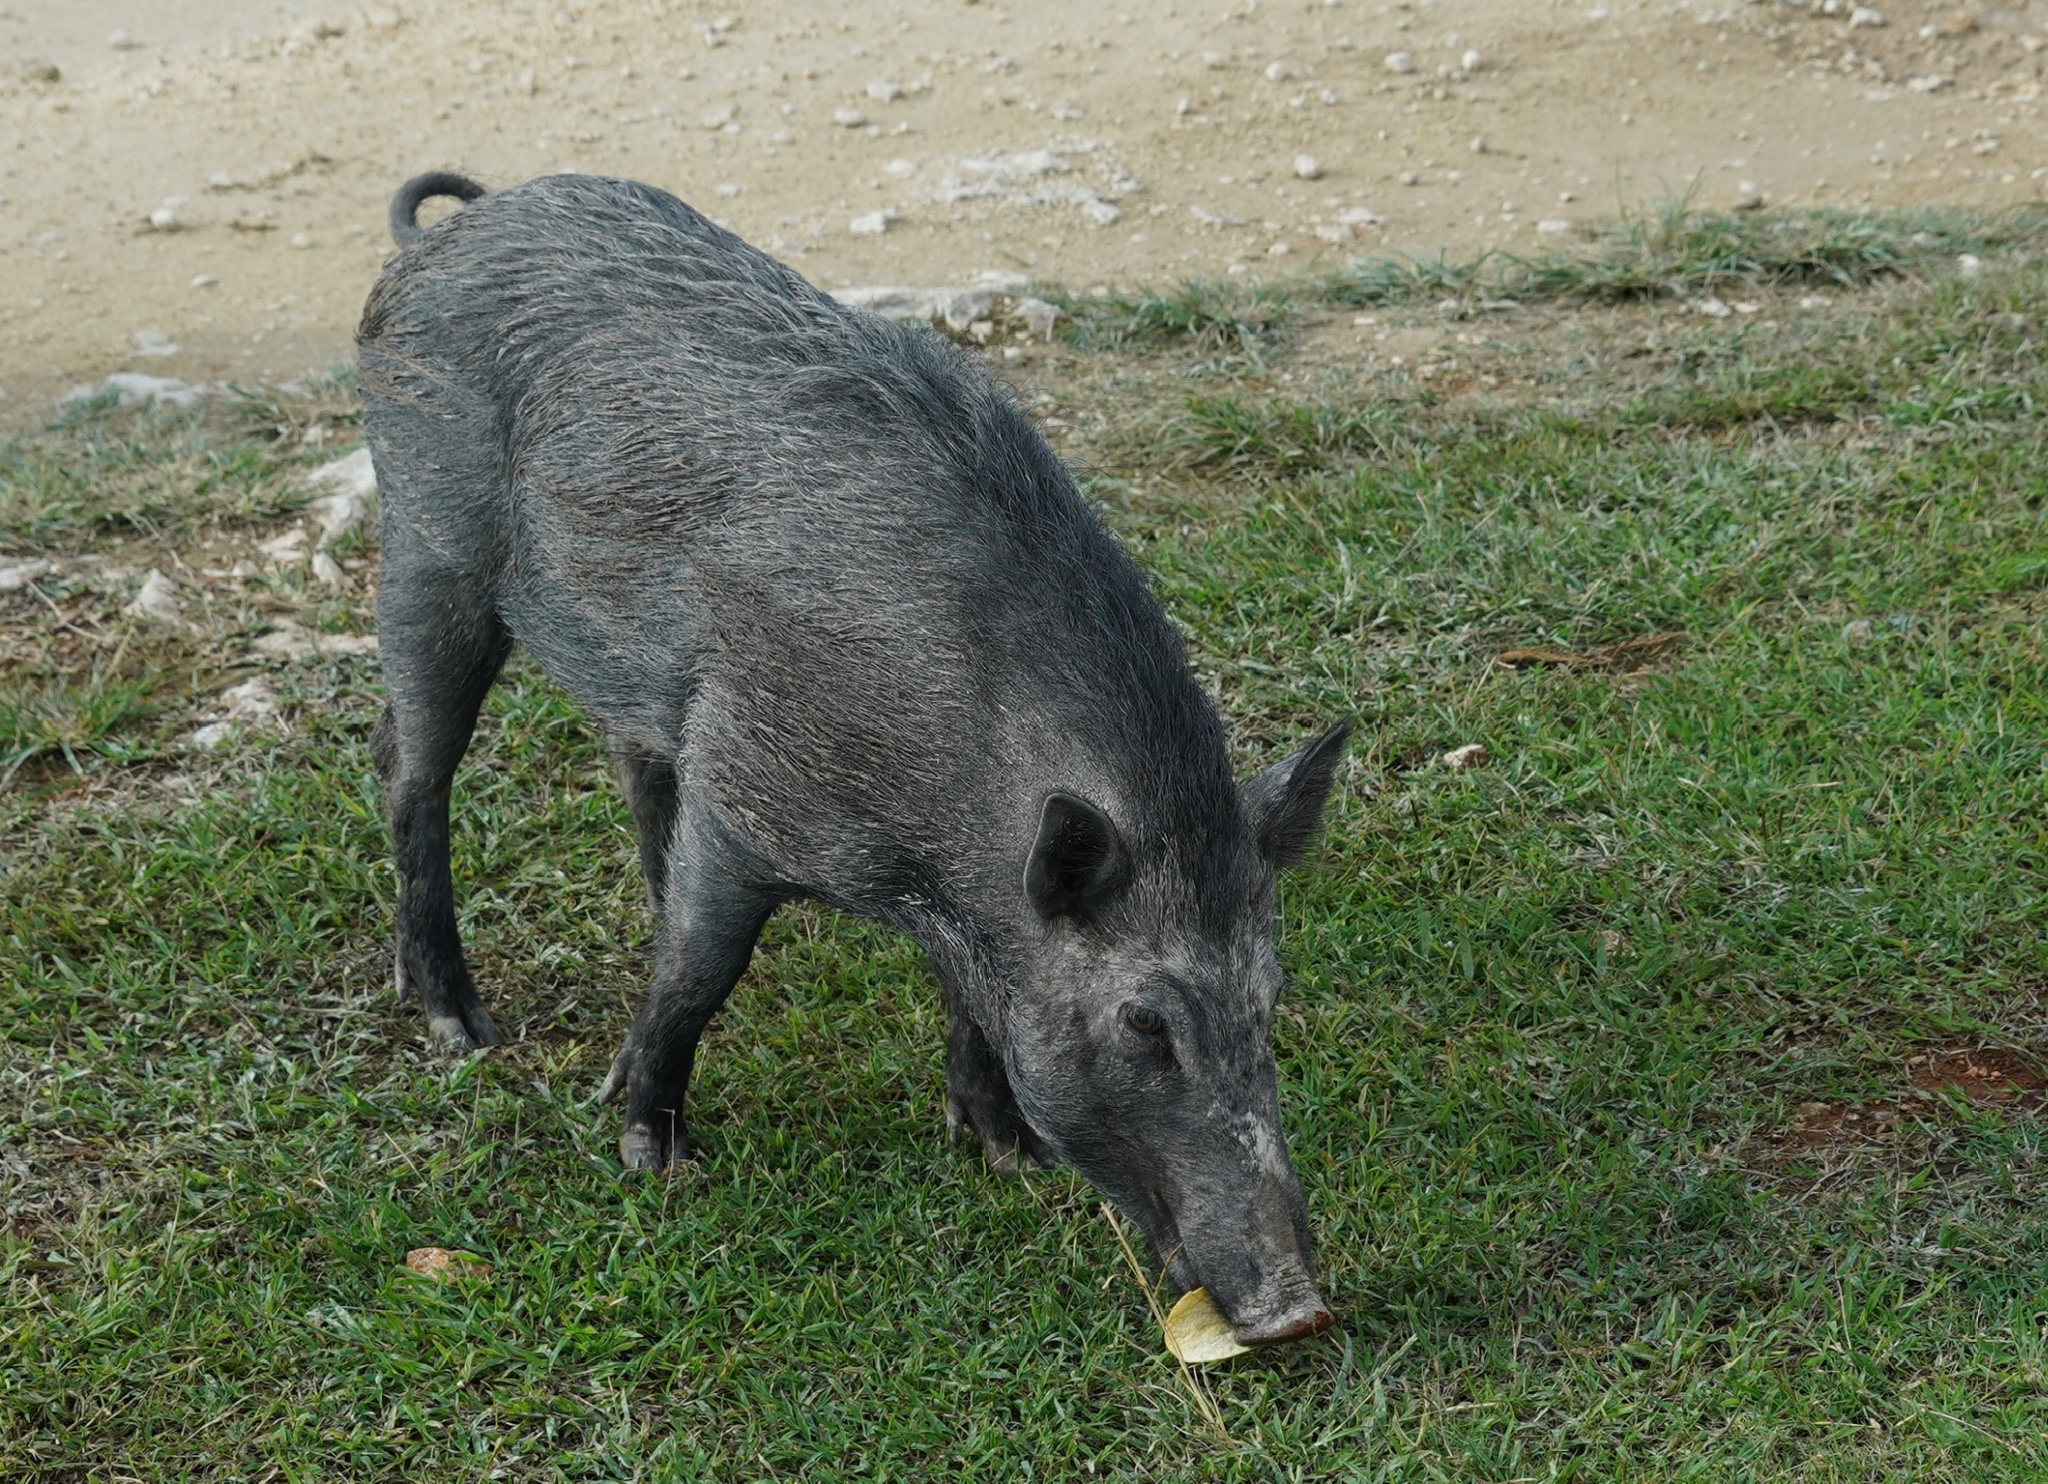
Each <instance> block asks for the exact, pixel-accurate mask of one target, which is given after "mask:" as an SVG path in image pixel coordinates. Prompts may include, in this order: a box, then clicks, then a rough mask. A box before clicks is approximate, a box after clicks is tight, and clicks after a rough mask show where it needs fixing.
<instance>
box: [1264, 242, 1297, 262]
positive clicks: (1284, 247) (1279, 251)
mask: <svg viewBox="0 0 2048 1484" xmlns="http://www.w3.org/2000/svg"><path fill="white" fill-rule="evenodd" d="M1293 251H1294V247H1293V244H1291V243H1287V242H1276V243H1274V244H1273V245H1272V246H1271V247H1269V248H1267V249H1266V256H1267V257H1269V258H1284V257H1286V256H1287V255H1288V254H1289V253H1291V252H1293Z"/></svg>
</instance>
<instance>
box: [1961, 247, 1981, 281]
mask: <svg viewBox="0 0 2048 1484" xmlns="http://www.w3.org/2000/svg"><path fill="white" fill-rule="evenodd" d="M1983 271H1984V260H1983V259H1982V258H1980V257H1978V256H1977V255H1976V254H1975V253H1973V252H1966V253H1960V254H1958V255H1957V257H1956V272H1958V273H1960V274H1962V276H1963V277H1965V278H1975V277H1976V276H1977V275H1978V274H1980V273H1982V272H1983Z"/></svg>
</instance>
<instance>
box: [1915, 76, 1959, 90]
mask: <svg viewBox="0 0 2048 1484" xmlns="http://www.w3.org/2000/svg"><path fill="white" fill-rule="evenodd" d="M1954 81H1955V79H1954V78H1953V77H1950V76H1948V75H1947V74H1945V73H1931V74H1929V75H1928V76H1926V77H1909V78H1907V79H1906V91H1907V92H1909V93H1938V92H1940V91H1941V90H1942V89H1943V88H1945V87H1947V86H1948V85H1949V84H1950V83H1952V82H1954Z"/></svg>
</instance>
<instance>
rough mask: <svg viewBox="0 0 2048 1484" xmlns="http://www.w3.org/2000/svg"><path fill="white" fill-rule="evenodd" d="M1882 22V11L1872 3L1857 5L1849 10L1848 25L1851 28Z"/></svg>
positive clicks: (1880, 23)
mask: <svg viewBox="0 0 2048 1484" xmlns="http://www.w3.org/2000/svg"><path fill="white" fill-rule="evenodd" d="M1883 24H1884V12H1882V11H1880V10H1879V9H1877V7H1875V6H1873V5H1859V6H1857V7H1856V8H1855V9H1854V10H1852V11H1850V12H1849V26H1850V29H1852V30H1853V29H1855V28H1856V27H1858V26H1882V25H1883Z"/></svg>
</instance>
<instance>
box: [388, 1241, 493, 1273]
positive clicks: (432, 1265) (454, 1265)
mask: <svg viewBox="0 0 2048 1484" xmlns="http://www.w3.org/2000/svg"><path fill="white" fill-rule="evenodd" d="M405 1265H406V1266H407V1267H409V1268H411V1269H412V1270H413V1271H414V1272H415V1273H418V1274H419V1275H420V1276H421V1277H423V1278H488V1277H490V1276H491V1265H490V1264H489V1263H487V1262H485V1261H484V1260H483V1259H482V1258H480V1257H472V1256H470V1255H469V1254H468V1253H467V1252H450V1251H449V1250H448V1249H447V1248H446V1247H415V1248H413V1249H412V1251H410V1252H408V1253H406V1254H405Z"/></svg>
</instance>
